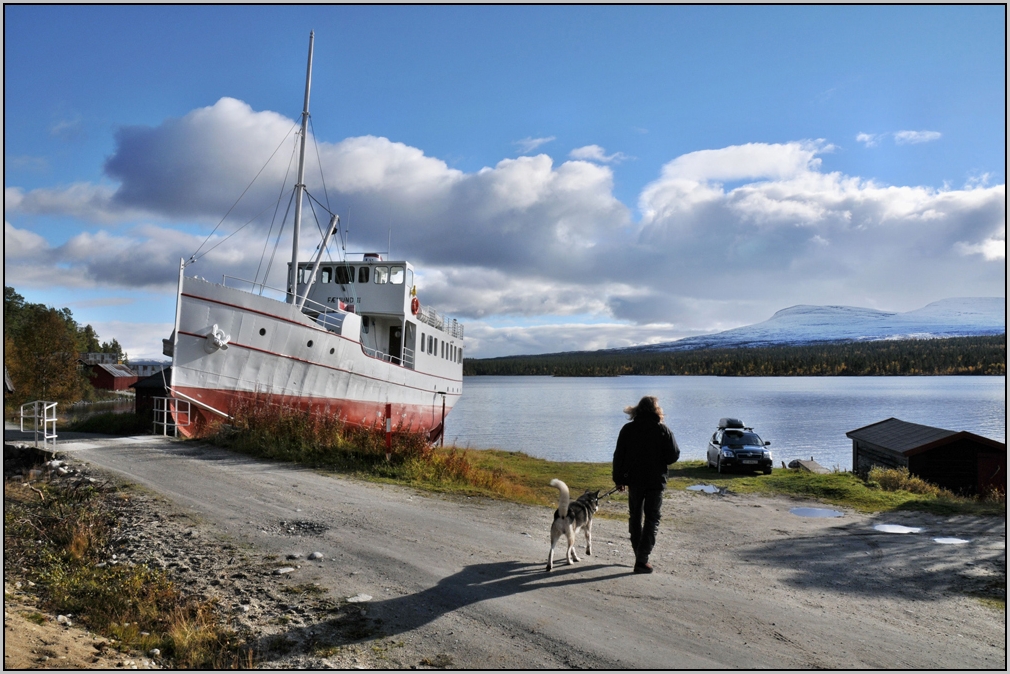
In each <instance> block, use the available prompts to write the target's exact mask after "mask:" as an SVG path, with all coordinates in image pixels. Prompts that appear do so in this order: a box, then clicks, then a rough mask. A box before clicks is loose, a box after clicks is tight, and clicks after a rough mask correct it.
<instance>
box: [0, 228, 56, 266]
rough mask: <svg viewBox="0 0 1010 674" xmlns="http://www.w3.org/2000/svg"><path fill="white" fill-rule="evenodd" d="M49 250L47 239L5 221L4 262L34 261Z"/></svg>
mask: <svg viewBox="0 0 1010 674" xmlns="http://www.w3.org/2000/svg"><path fill="white" fill-rule="evenodd" d="M48 249H49V243H48V242H47V241H46V240H45V237H42V236H39V235H38V234H36V233H35V232H30V231H28V230H26V229H18V228H17V227H14V226H13V225H12V224H11V223H9V222H7V221H6V220H4V261H5V262H6V260H7V259H8V258H9V259H12V260H32V259H34V258H36V257H38V256H40V255H42V254H44V253H45V252H46V251H47V250H48Z"/></svg>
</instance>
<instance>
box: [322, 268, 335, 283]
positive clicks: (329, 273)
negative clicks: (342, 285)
mask: <svg viewBox="0 0 1010 674" xmlns="http://www.w3.org/2000/svg"><path fill="white" fill-rule="evenodd" d="M332 278H333V270H332V269H330V268H329V267H323V268H322V269H320V270H319V282H320V283H329V282H330V280H331V279H332Z"/></svg>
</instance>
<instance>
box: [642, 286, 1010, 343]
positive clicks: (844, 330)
mask: <svg viewBox="0 0 1010 674" xmlns="http://www.w3.org/2000/svg"><path fill="white" fill-rule="evenodd" d="M1005 332H1006V298H1004V297H952V298H950V299H945V300H940V301H939V302H933V303H932V304H927V305H926V306H924V307H923V308H921V309H916V310H914V311H906V312H892V311H878V310H877V309H864V308H861V307H844V306H823V307H822V306H812V305H807V304H801V305H797V306H795V307H789V308H788V309H782V310H781V311H778V312H776V313H775V315H774V316H772V317H771V318H769V319H768V320H767V321H764V322H762V323H755V324H754V325H746V326H744V327H741V328H734V329H732V330H726V331H724V332H717V333H713V334H711V335H701V336H698V337H688V338H686V339H681V340H678V341H676V342H666V343H664V344H653V345H650V346H644V347H636V348H634V349H633V350H635V351H681V350H689V349H725V348H737V347H755V346H773V345H782V344H814V343H826V342H854V341H873V340H881V339H922V338H935V337H965V336H972V335H999V334H1004V333H1005Z"/></svg>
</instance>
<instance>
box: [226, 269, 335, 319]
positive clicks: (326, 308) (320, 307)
mask: <svg viewBox="0 0 1010 674" xmlns="http://www.w3.org/2000/svg"><path fill="white" fill-rule="evenodd" d="M228 279H231V280H232V281H238V282H240V283H247V284H249V287H250V292H251V291H253V290H255V289H256V288H259V289H260V292H261V293H262V291H264V290H270V291H272V292H275V293H278V294H279V295H282V296H283V297H284V299H285V300H286V299H287V296H288V295H290V294H291V293H289V292H288V291H287V290H281V289H280V288H274V287H272V286H268V285H265V284H263V283H257V282H256V281H250V280H249V279H244V278H239V277H238V276H229V275H228V274H222V275H221V285H223V286H225V287H226V288H231V287H234V286H229V285H228ZM236 290H242V288H236ZM305 304H306V305H315V306H313V307H309V310H310V311H314V312H315V313H317V314H323V313H334V312H336V311H343V310H342V309H337V308H336V307H334V306H330V305H327V304H322V303H320V302H317V301H315V300H310V299H306V300H305ZM302 313H309V311H306V310H305V307H303V309H302ZM344 313H353V312H346V311H345V312H344Z"/></svg>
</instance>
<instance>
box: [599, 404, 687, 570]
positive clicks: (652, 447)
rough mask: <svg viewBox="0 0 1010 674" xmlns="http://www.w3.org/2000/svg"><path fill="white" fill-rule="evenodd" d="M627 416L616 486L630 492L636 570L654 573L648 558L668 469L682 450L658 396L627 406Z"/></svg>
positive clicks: (619, 446) (619, 439)
mask: <svg viewBox="0 0 1010 674" xmlns="http://www.w3.org/2000/svg"><path fill="white" fill-rule="evenodd" d="M624 413H625V414H627V415H628V418H629V419H630V421H629V422H628V423H626V424H624V427H623V428H622V429H621V433H620V434H619V435H618V436H617V448H616V449H615V450H614V466H613V478H614V485H616V486H617V487H618V489H620V491H624V490H625V488H627V490H628V510H629V511H630V515H631V519H630V521H629V523H628V530H629V533H630V534H631V547H632V548H633V549H634V551H635V568H634V571H635V573H652V565H651V564H649V555H650V554H651V553H652V548H653V547H654V546H655V545H656V533H657V532H658V531H659V519H660V516H661V514H660V510H661V509H662V507H663V490H665V489H666V472H667V466H669V465H670V464H671V463H676V462H677V459H679V458H680V448H679V447H678V446H677V440H676V439H675V438H674V437H673V432H672V431H671V430H670V429H669V428H667V427H666V425H665V424H664V423H663V410H662V408H660V406H659V401H658V400H657V399H656V397H655V396H645V397H644V398H642V399H641V400H640V401H639V402H638V404H637V405H635V406H634V407H625V408H624ZM643 520H644V521H643Z"/></svg>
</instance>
